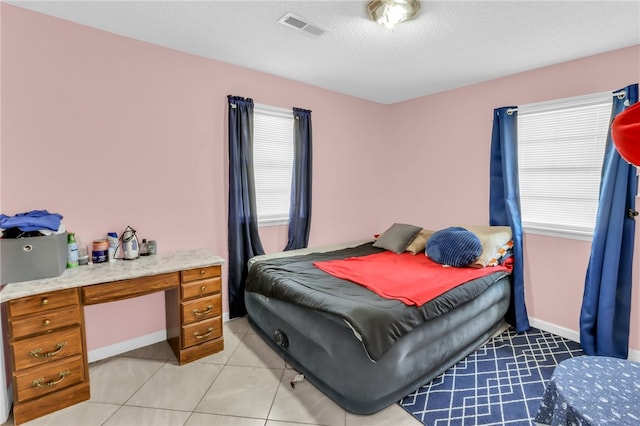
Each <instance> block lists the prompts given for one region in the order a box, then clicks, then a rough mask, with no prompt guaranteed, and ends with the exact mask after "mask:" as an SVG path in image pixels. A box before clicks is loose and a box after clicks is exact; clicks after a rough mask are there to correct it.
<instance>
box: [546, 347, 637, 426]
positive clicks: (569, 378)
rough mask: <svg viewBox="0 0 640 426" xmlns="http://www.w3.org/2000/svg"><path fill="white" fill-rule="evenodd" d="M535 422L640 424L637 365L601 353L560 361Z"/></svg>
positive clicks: (617, 425) (556, 425) (557, 424)
mask: <svg viewBox="0 0 640 426" xmlns="http://www.w3.org/2000/svg"><path fill="white" fill-rule="evenodd" d="M535 421H536V422H537V423H541V424H545V425H552V426H561V425H562V426H564V425H571V426H573V425H584V426H587V425H594V426H595V425H615V426H622V425H629V426H631V425H634V426H636V425H638V424H640V364H639V363H637V362H631V361H627V360H621V359H618V358H611V357H602V356H580V357H576V358H571V359H567V360H565V361H562V362H561V363H560V364H558V366H557V367H556V369H555V371H554V372H553V376H552V377H551V380H550V381H549V383H548V384H547V387H546V389H545V391H544V395H543V396H542V401H541V402H540V408H539V409H538V414H537V415H536V418H535Z"/></svg>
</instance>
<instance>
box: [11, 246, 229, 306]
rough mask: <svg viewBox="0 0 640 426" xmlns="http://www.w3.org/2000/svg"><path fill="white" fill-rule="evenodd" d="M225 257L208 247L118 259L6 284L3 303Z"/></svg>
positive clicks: (207, 263) (211, 262) (198, 265)
mask: <svg viewBox="0 0 640 426" xmlns="http://www.w3.org/2000/svg"><path fill="white" fill-rule="evenodd" d="M223 263H224V259H223V258H221V257H219V256H216V255H214V254H213V253H211V252H210V251H209V250H206V249H195V250H184V251H175V252H170V253H158V254H156V255H153V256H141V257H140V258H138V259H135V260H120V259H118V260H116V261H115V262H105V263H97V264H92V265H86V266H78V267H77V268H71V269H66V270H65V271H64V272H63V273H62V275H60V276H57V277H53V278H43V279H40V280H33V281H22V282H18V283H9V284H6V285H5V286H4V287H3V288H2V290H1V291H0V303H4V302H7V301H9V300H12V299H18V298H20V297H25V296H31V295H34V294H40V293H46V292H49V291H56V290H63V289H66V288H76V287H83V286H87V285H92V284H101V283H107V282H111V281H120V280H126V279H130V278H138V277H144V276H149V275H157V274H163V273H166V272H175V271H182V270H185V269H194V268H201V267H204V266H212V265H222V264H223Z"/></svg>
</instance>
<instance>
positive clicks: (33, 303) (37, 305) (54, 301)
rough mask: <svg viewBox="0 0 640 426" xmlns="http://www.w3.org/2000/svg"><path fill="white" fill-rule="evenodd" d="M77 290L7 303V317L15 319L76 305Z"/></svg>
mask: <svg viewBox="0 0 640 426" xmlns="http://www.w3.org/2000/svg"><path fill="white" fill-rule="evenodd" d="M79 303H80V300H79V298H78V290H77V289H75V288H70V289H68V290H58V291H53V292H50V293H42V294H37V295H35V296H28V297H23V298H21V299H15V300H10V301H9V302H7V305H8V308H9V315H10V316H11V317H17V316H20V315H27V314H35V313H38V312H42V311H46V310H49V309H55V308H60V307H62V306H68V305H78V304H79Z"/></svg>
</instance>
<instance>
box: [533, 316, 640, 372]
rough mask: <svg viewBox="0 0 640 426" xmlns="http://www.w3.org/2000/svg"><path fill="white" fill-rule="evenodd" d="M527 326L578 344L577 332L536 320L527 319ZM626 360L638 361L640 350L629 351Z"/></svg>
mask: <svg viewBox="0 0 640 426" xmlns="http://www.w3.org/2000/svg"><path fill="white" fill-rule="evenodd" d="M529 324H531V326H532V327H535V328H539V329H540V330H544V331H548V332H549V333H553V334H557V335H558V336H561V337H564V338H565V339H569V340H573V341H574V342H580V332H578V331H575V330H571V329H568V328H564V327H560V326H559V325H556V324H552V323H550V322H546V321H542V320H539V319H536V318H529ZM627 359H629V360H630V361H640V350H635V349H629V355H628V357H627Z"/></svg>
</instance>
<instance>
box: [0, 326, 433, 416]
mask: <svg viewBox="0 0 640 426" xmlns="http://www.w3.org/2000/svg"><path fill="white" fill-rule="evenodd" d="M224 346H225V349H224V351H222V352H220V353H217V354H214V355H211V356H209V357H206V358H203V359H200V360H198V361H196V362H192V363H190V364H186V365H183V366H179V365H178V363H177V361H176V359H175V356H174V355H173V353H172V352H171V349H170V348H169V346H168V345H167V343H166V342H161V343H157V344H154V345H151V346H147V347H144V348H141V349H137V350H135V351H131V352H127V353H125V354H122V355H119V356H115V357H112V358H109V359H105V360H102V361H98V362H95V363H92V364H91V365H90V366H89V375H90V380H91V399H90V400H89V401H86V402H83V403H80V404H76V405H74V406H71V407H68V408H65V409H63V410H60V411H57V412H55V413H52V414H50V415H48V416H44V417H41V418H39V419H36V420H33V421H31V422H28V423H25V424H24V425H25V426H44V425H52V426H91V425H105V426H115V425H120V426H145V425H149V426H163V425H166V426H182V425H184V426H198V425H223V426H303V425H304V426H309V425H325V426H365V425H366V426H369V425H389V426H404V425H407V426H417V425H421V423H420V422H418V421H417V420H416V419H415V418H414V417H413V416H411V415H410V414H409V413H407V412H406V411H405V410H403V409H402V408H400V406H398V405H397V404H393V405H392V406H390V407H388V408H386V409H384V410H382V411H380V412H379V413H376V414H374V415H371V416H358V415H354V414H351V413H348V412H346V411H345V410H343V409H342V408H340V406H338V405H337V404H336V403H334V402H333V401H332V400H330V399H329V398H328V397H326V396H325V395H324V394H323V393H321V392H320V391H319V390H317V389H316V388H315V387H314V386H313V385H312V384H310V383H309V382H306V381H304V382H302V383H298V384H297V385H296V386H295V389H292V388H291V385H290V383H289V382H290V380H291V379H292V378H293V377H294V376H295V375H296V374H297V373H296V371H295V370H293V369H291V368H289V367H288V366H285V364H284V361H283V359H282V358H281V357H280V356H279V355H278V354H276V353H275V352H274V351H273V350H272V349H271V348H270V347H269V346H268V345H267V344H266V343H264V342H263V341H262V339H261V338H260V337H259V336H258V335H257V334H255V333H254V332H253V330H252V329H251V327H250V326H249V324H248V322H247V320H246V318H241V319H236V320H232V321H228V322H225V323H224ZM5 425H7V426H8V425H13V420H12V419H11V418H10V419H9V421H8V422H7V423H5Z"/></svg>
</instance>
